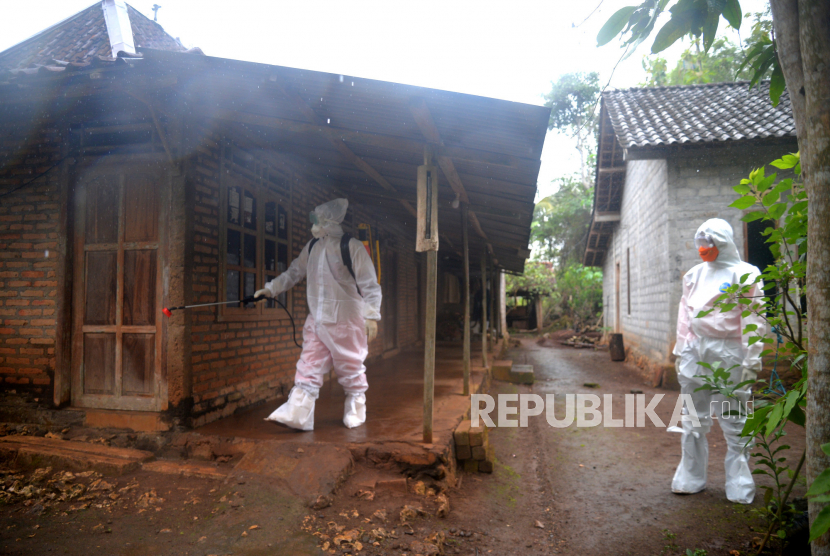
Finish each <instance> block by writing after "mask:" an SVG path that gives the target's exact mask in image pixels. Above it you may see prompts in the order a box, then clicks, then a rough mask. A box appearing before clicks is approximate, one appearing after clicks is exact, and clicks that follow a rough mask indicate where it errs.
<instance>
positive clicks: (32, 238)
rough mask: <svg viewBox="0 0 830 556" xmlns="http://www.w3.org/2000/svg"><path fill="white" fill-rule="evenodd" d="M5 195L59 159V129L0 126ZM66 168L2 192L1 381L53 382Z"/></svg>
mask: <svg viewBox="0 0 830 556" xmlns="http://www.w3.org/2000/svg"><path fill="white" fill-rule="evenodd" d="M0 138H2V139H0V195H2V194H3V193H6V192H8V191H11V190H13V189H14V188H16V187H18V186H20V185H22V184H23V183H25V182H26V181H28V180H31V179H32V178H33V177H35V176H37V175H39V174H41V173H43V172H45V171H47V170H49V168H50V167H51V166H52V165H54V164H55V163H56V162H58V161H60V159H61V154H60V141H61V138H60V136H59V133H58V131H57V130H56V129H52V128H45V129H36V130H34V131H33V130H32V129H31V128H30V127H29V126H4V127H1V128H0ZM60 179H61V168H60V167H57V168H55V169H53V170H52V171H50V172H49V173H48V174H47V175H45V176H44V177H42V178H40V179H38V180H37V181H35V182H33V183H32V184H31V185H28V186H26V187H25V188H23V189H21V190H20V191H18V192H15V193H12V194H10V195H8V196H4V197H2V198H0V380H2V384H0V388H4V389H8V388H17V389H20V388H24V389H31V390H34V391H35V392H36V393H39V394H40V393H46V392H48V391H49V390H50V388H51V384H52V376H53V375H54V371H55V334H56V322H55V311H56V295H57V286H58V284H57V281H56V274H57V264H58V258H57V249H56V248H57V245H58V219H59V214H60V201H59V189H60V186H59V183H60Z"/></svg>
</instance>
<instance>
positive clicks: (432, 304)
mask: <svg viewBox="0 0 830 556" xmlns="http://www.w3.org/2000/svg"><path fill="white" fill-rule="evenodd" d="M417 234H418V235H417V241H416V245H415V249H416V250H417V251H426V252H427V280H426V282H427V283H426V286H427V291H426V294H427V298H426V311H425V313H426V315H425V316H426V319H425V321H426V322H425V323H424V443H425V444H432V417H433V416H432V409H433V402H434V399H435V311H436V302H437V299H436V297H437V290H438V171H437V169H436V168H435V167H433V166H432V146H430V145H427V146H426V147H425V148H424V165H423V166H419V167H418V231H417Z"/></svg>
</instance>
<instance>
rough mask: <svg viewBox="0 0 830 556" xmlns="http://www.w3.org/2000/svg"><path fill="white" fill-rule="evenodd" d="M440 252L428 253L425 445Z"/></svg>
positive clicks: (428, 437)
mask: <svg viewBox="0 0 830 556" xmlns="http://www.w3.org/2000/svg"><path fill="white" fill-rule="evenodd" d="M437 286H438V251H427V310H426V327H425V328H426V333H425V334H424V337H425V339H424V443H425V444H432V402H433V398H434V395H435V302H436V299H435V298H436V292H437V289H438V287H437Z"/></svg>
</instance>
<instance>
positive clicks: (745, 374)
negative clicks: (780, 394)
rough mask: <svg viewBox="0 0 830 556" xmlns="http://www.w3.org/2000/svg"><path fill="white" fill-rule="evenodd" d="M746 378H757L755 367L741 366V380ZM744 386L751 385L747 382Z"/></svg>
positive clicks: (754, 379) (748, 386)
mask: <svg viewBox="0 0 830 556" xmlns="http://www.w3.org/2000/svg"><path fill="white" fill-rule="evenodd" d="M747 380H751V381H753V382H755V381H756V380H758V371H756V370H755V369H750V368H749V367H741V382H744V381H747ZM744 388H746V389H749V388H752V385H751V384H747V385H746V386H745V387H744Z"/></svg>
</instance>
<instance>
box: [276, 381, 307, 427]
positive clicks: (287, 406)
mask: <svg viewBox="0 0 830 556" xmlns="http://www.w3.org/2000/svg"><path fill="white" fill-rule="evenodd" d="M316 401H317V396H313V395H312V394H310V393H309V392H307V391H306V390H304V389H303V388H300V387H299V386H295V387H294V388H292V389H291V393H290V394H289V395H288V401H287V402H285V403H284V404H282V405H281V406H279V407H278V408H277V410H276V411H275V412H273V413H272V414H271V415H269V416H268V417H266V418H265V420H266V421H276V422H277V423H282V424H283V425H286V426H288V427H291V428H292V429H298V430H301V431H313V430H314V404H315V402H316Z"/></svg>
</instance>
